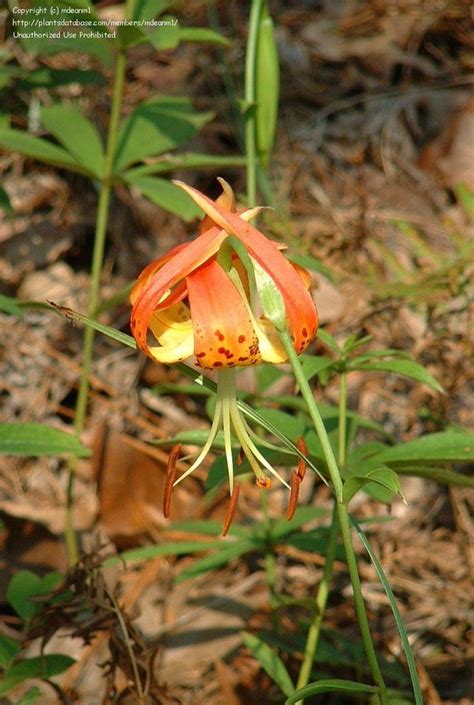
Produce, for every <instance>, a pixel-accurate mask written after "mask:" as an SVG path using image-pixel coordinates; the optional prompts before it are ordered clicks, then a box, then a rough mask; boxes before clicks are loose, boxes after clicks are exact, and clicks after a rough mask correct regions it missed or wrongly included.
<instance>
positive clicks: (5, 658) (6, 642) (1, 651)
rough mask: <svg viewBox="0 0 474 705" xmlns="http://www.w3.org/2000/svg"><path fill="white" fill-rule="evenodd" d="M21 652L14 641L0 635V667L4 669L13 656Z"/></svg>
mask: <svg viewBox="0 0 474 705" xmlns="http://www.w3.org/2000/svg"><path fill="white" fill-rule="evenodd" d="M20 651H21V646H20V644H18V642H16V641H15V640H14V639H10V637H8V636H6V635H5V634H0V667H1V668H2V669H6V668H7V667H8V666H9V665H10V663H11V662H12V661H13V659H14V658H15V656H16V655H17V654H19V653H20Z"/></svg>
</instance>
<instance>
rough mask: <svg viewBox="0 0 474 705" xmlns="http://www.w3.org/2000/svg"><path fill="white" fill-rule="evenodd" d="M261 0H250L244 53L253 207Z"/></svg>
mask: <svg viewBox="0 0 474 705" xmlns="http://www.w3.org/2000/svg"><path fill="white" fill-rule="evenodd" d="M262 6H263V0H252V6H251V8H250V20H249V36H248V39H247V51H246V54H245V103H246V114H245V155H246V158H247V204H248V206H249V207H250V208H253V207H254V206H255V205H256V203H257V143H256V128H255V101H256V91H255V74H256V62H257V37H258V28H259V23H260V17H261V14H262Z"/></svg>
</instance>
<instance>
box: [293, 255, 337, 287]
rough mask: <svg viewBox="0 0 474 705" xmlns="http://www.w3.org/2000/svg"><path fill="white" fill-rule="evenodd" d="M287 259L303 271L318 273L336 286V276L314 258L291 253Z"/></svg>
mask: <svg viewBox="0 0 474 705" xmlns="http://www.w3.org/2000/svg"><path fill="white" fill-rule="evenodd" d="M288 259H289V260H290V262H295V264H299V265H300V267H304V268H305V269H309V271H310V272H319V273H320V274H324V276H325V277H326V279H328V280H329V281H330V282H332V283H333V284H336V283H337V281H338V277H337V276H336V274H335V273H334V272H333V271H332V270H331V269H329V268H328V267H326V266H325V265H324V264H323V263H322V262H321V261H320V260H319V259H316V257H311V256H310V255H301V254H299V253H295V254H294V253H293V252H291V253H290V254H289V255H288Z"/></svg>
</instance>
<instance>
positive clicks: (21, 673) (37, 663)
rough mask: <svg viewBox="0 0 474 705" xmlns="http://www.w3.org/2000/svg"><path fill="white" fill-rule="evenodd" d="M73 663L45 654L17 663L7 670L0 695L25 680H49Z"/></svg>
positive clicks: (59, 655)
mask: <svg viewBox="0 0 474 705" xmlns="http://www.w3.org/2000/svg"><path fill="white" fill-rule="evenodd" d="M74 663H76V662H75V660H74V659H73V658H70V656H65V655H64V654H45V655H43V656H35V657H33V658H29V659H24V660H23V661H18V662H17V663H14V664H13V665H12V666H11V667H10V668H9V669H8V671H7V672H6V673H5V675H4V677H3V680H2V681H1V682H0V695H4V694H5V693H8V691H9V690H11V688H13V687H14V686H16V685H18V684H19V683H23V681H25V680H26V679H27V678H51V677H52V676H56V675H58V673H63V671H66V670H67V669H68V668H70V667H71V666H72V665H73V664H74Z"/></svg>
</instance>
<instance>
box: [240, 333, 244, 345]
mask: <svg viewBox="0 0 474 705" xmlns="http://www.w3.org/2000/svg"><path fill="white" fill-rule="evenodd" d="M243 342H245V335H239V343H243Z"/></svg>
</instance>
